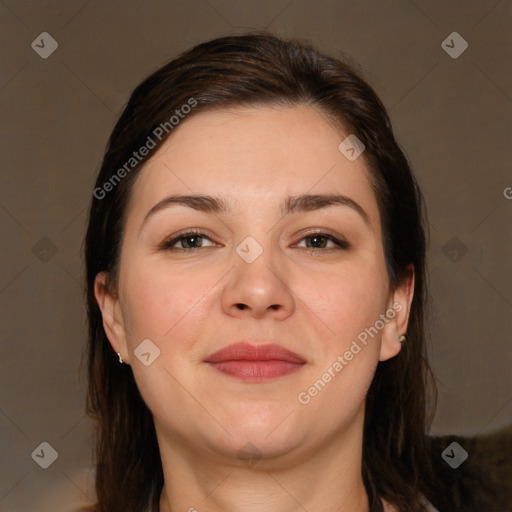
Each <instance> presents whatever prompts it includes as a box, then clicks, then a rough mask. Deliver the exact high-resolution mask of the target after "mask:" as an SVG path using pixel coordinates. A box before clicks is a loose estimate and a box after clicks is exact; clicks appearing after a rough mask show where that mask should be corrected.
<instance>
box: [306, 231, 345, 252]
mask: <svg viewBox="0 0 512 512" xmlns="http://www.w3.org/2000/svg"><path fill="white" fill-rule="evenodd" d="M302 240H306V247H305V248H306V249H312V251H311V252H314V250H315V249H326V250H327V251H331V250H335V251H338V250H343V249H348V248H349V247H350V245H349V244H348V242H346V241H345V240H340V239H339V238H337V237H335V236H334V235H331V234H330V233H324V232H322V231H315V232H313V233H309V234H307V235H306V236H305V237H303V238H302V239H301V241H302ZM308 240H309V241H310V242H309V244H308V242H307V241H308ZM328 242H332V243H333V244H334V246H331V247H326V245H327V243H328Z"/></svg>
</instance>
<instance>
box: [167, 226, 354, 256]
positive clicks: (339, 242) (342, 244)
mask: <svg viewBox="0 0 512 512" xmlns="http://www.w3.org/2000/svg"><path fill="white" fill-rule="evenodd" d="M191 236H200V237H201V238H207V239H208V240H210V242H213V240H212V239H211V238H209V237H208V236H206V235H205V234H204V233H203V232H201V231H196V230H189V231H186V232H184V233H181V234H180V235H178V236H175V237H172V238H170V239H167V240H164V241H163V242H162V244H161V245H160V247H159V249H160V250H164V251H179V252H192V251H196V250H198V249H206V247H172V246H173V245H174V244H175V243H176V242H179V241H180V240H183V239H184V238H188V237H191ZM313 237H322V238H326V239H327V240H330V241H331V242H334V243H335V244H336V245H337V246H338V247H329V248H322V247H303V249H307V250H310V251H311V253H313V252H315V250H318V249H323V251H324V252H330V251H339V250H347V249H349V248H350V244H349V243H348V242H346V241H345V240H340V239H339V238H337V237H335V236H334V235H331V234H329V233H325V232H323V231H314V232H311V233H307V234H306V235H304V236H303V237H302V238H301V239H300V241H302V240H304V239H305V238H313Z"/></svg>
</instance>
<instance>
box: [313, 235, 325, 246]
mask: <svg viewBox="0 0 512 512" xmlns="http://www.w3.org/2000/svg"><path fill="white" fill-rule="evenodd" d="M322 238H323V237H321V236H313V237H311V245H312V246H313V247H320V246H321V245H322V244H321V243H319V244H315V240H316V241H319V240H321V239H322Z"/></svg>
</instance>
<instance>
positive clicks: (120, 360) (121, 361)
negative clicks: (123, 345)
mask: <svg viewBox="0 0 512 512" xmlns="http://www.w3.org/2000/svg"><path fill="white" fill-rule="evenodd" d="M117 355H118V357H119V363H120V364H124V361H123V358H122V357H121V352H118V353H117Z"/></svg>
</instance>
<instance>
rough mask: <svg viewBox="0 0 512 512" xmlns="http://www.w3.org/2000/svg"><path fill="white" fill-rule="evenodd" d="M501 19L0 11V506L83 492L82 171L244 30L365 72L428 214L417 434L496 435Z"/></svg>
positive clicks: (501, 12)
mask: <svg viewBox="0 0 512 512" xmlns="http://www.w3.org/2000/svg"><path fill="white" fill-rule="evenodd" d="M511 21H512V2H511V1H510V0H500V1H496V0H487V1H483V0H480V1H476V0H471V1H467V0H459V1H445V0H438V1H433V0H415V1H414V2H413V1H405V0H403V1H399V0H394V1H386V2H381V1H377V0H375V1H371V2H370V1H365V2H364V1H363V2H362V1H355V0H354V1H327V0H324V1H312V0H291V1H290V0H277V1H276V0H274V1H270V0H260V1H236V0H191V1H185V0H181V1H176V0H168V1H157V0H151V1H147V2H135V1H125V2H122V1H117V0H116V1H108V2H107V1H100V0H82V1H64V0H58V1H38V2H35V1H17V0H5V1H3V2H2V3H0V34H1V38H2V39H1V42H2V44H1V47H0V52H1V54H2V66H1V76H0V103H1V109H2V110H1V111H2V132H1V138H0V144H1V149H2V151H1V154H2V172H1V186H0V225H1V229H2V240H3V243H2V251H1V260H0V262H1V273H0V300H1V318H2V327H1V329H0V343H1V357H0V432H1V437H0V456H1V460H0V511H5V512H28V511H35V510H37V511H38V512H46V511H52V512H54V511H56V510H58V511H61V510H62V511H70V510H72V509H73V507H74V506H76V505H78V504H79V503H87V502H88V501H89V499H88V498H87V495H89V496H92V490H91V487H90V484H91V480H90V478H91V472H90V466H91V450H90V435H91V430H90V428H91V425H90V422H89V420H88V419H87V418H85V416H84V397H85V379H84V378H83V375H82V374H80V373H79V370H78V367H79V363H80V357H81V350H82V346H83V343H84V341H85V314H84V306H83V302H82V289H81V276H82V264H83V258H82V254H81V244H82V238H83V234H84V227H85V220H86V208H87V207H88V204H89V200H90V197H91V194H92V189H93V183H94V179H95V174H96V173H97V171H98V169H99V165H100V162H101V158H102V155H103V150H104V147H105V144H106V141H107V138H108V135H109V134H110V131H111V129H112V127H113V125H114V123H115V121H116V119H117V117H118V116H119V114H120V112H121V109H122V107H123V105H124V104H125V103H126V101H127V100H128V97H129V95H130V93H131V91H132V90H133V88H134V87H135V86H136V85H137V84H138V83H139V82H140V81H141V80H142V79H143V78H144V77H145V76H146V75H147V74H149V73H150V72H151V71H153V70H155V69H156V68H158V67H159V66H161V65H162V64H163V63H164V62H166V61H168V60H169V59H171V58H172V57H173V56H175V55H176V54H177V53H179V52H181V51H183V50H185V49H187V48H189V47H191V46H193V45H195V44H197V43H199V42H201V41H205V40H208V39H211V38H214V37H218V36H222V35H228V34H233V33H238V32H240V31H241V30H243V29H244V28H248V29H251V28H266V29H268V30H271V31H274V32H276V34H278V35H282V36H296V37H301V38H306V39H310V40H311V41H312V42H313V43H314V44H315V45H317V46H318V47H319V48H320V49H322V50H324V51H327V52H328V53H331V54H333V55H334V56H339V57H341V56H342V53H347V54H349V55H350V56H351V57H352V58H353V59H355V60H356V61H357V62H359V63H360V64H361V66H362V68H363V70H364V71H365V77H366V79H367V80H368V81H369V82H370V84H371V85H372V86H373V87H374V88H375V90H376V91H377V93H378V94H379V96H380V97H381V98H382V100H383V102H384V104H385V105H386V107H387V108H388V110H389V114H390V117H391V120H392V122H393V126H394V129H395V132H396V135H397V138H398V140H399V142H400V143H401V145H402V147H403V148H404V150H405V152H406V154H407V155H408V157H409V158H410V160H411V162H412V165H413V169H414V171H415V173H416V175H417V178H418V181H419V182H420V185H421V187H422V190H423V192H424V194H425V197H426V201H427V206H428V211H429V218H430V223H431V244H430V249H429V265H430V270H431V294H432V298H433V301H434V304H435V314H436V317H435V320H434V322H433V324H432V339H433V346H432V348H431V357H432V362H433V366H434V369H435V372H436V374H437V377H438V380H439V391H440V399H439V406H438V411H437V416H436V418H435V422H434V425H433V432H434V433H439V434H441V433H459V434H464V435H468V436H473V435H477V434H478V433H483V432H488V431H492V430H493V429H495V428H498V427H500V426H503V425H506V424H510V423H512V377H511V374H512V372H511V363H512V357H511V356H512V354H511V352H512V343H511V338H512V336H511V333H512V321H511V319H512V314H511V313H512V291H511V290H512V286H511V285H512V274H511V271H510V267H511V265H510V263H511V259H512V258H511V256H512V250H511V249H512V241H511V240H512V237H511V235H512V222H511V220H512V200H508V199H507V198H506V197H505V194H504V190H505V189H506V188H507V187H512V176H511V173H510V169H511V167H510V162H511V160H512V159H511V156H512V154H511V153H512V152H511V142H512V141H511V128H512V115H511V114H512V68H511V65H510V63H511V61H512V59H511V57H512V56H511V49H512V37H511V34H512V26H511V25H512V23H511ZM454 31H456V32H458V33H459V34H461V36H462V37H463V38H464V39H465V40H466V41H467V42H468V43H469V47H468V49H467V50H466V51H465V52H464V53H463V54H462V55H461V56H460V57H458V58H457V59H453V58H451V57H450V56H449V55H448V54H447V53H446V52H445V51H444V50H443V48H442V47H441V43H442V42H443V41H444V40H445V39H446V38H447V37H448V35H449V34H451V33H452V32H454ZM42 32H48V33H50V34H51V36H52V37H53V38H54V39H55V40H56V41H57V42H58V45H59V46H58V49H57V50H56V51H55V52H54V53H53V54H52V55H51V56H50V57H48V58H47V59H43V58H41V57H40V56H39V55H38V54H37V53H36V52H35V51H34V50H33V49H32V47H31V43H32V41H34V40H35V39H36V38H37V37H38V36H39V34H41V33H42ZM511 195H512V191H511ZM43 441H46V442H48V443H50V444H51V445H52V446H53V447H54V448H55V450H57V452H58V454H59V457H58V459H57V460H56V461H55V463H54V464H53V465H52V466H50V467H49V468H48V469H46V470H43V469H42V468H40V467H39V466H38V465H37V464H36V463H35V462H34V460H33V459H32V458H31V454H32V452H33V451H34V450H35V449H36V447H38V446H39V444H40V443H41V442H43ZM470 456H471V454H470Z"/></svg>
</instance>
